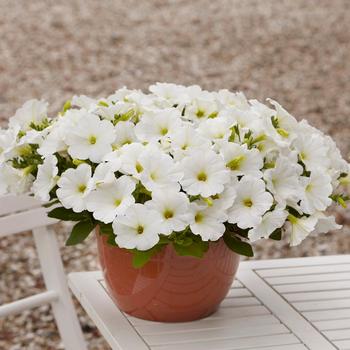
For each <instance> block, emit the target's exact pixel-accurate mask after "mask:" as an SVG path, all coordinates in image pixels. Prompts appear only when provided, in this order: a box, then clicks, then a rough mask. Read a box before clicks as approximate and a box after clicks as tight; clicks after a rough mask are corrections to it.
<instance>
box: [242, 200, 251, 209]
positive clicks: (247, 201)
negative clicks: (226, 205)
mask: <svg viewBox="0 0 350 350" xmlns="http://www.w3.org/2000/svg"><path fill="white" fill-rule="evenodd" d="M243 204H244V205H245V206H246V207H248V208H251V207H252V206H253V202H252V200H251V199H250V198H246V199H245V200H244V201H243Z"/></svg>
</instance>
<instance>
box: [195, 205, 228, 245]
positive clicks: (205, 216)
mask: <svg viewBox="0 0 350 350" xmlns="http://www.w3.org/2000/svg"><path fill="white" fill-rule="evenodd" d="M190 213H191V215H192V218H191V221H190V228H191V231H192V233H193V234H195V235H198V236H200V237H201V238H202V240H203V241H217V240H218V239H219V238H220V237H222V236H223V234H224V232H225V225H224V224H223V223H224V222H225V221H226V220H227V216H226V215H225V213H224V212H223V211H221V210H218V209H217V208H215V207H214V206H211V207H207V206H205V205H200V204H198V203H195V202H192V203H191V205H190Z"/></svg>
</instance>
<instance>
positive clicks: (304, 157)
mask: <svg viewBox="0 0 350 350" xmlns="http://www.w3.org/2000/svg"><path fill="white" fill-rule="evenodd" d="M293 145H294V147H295V148H296V150H297V151H298V154H299V158H300V160H301V161H302V162H303V163H304V164H305V166H306V169H307V170H309V171H312V170H318V169H320V168H328V166H329V164H330V159H329V157H328V149H327V147H326V146H325V143H324V141H323V138H322V136H320V135H318V134H311V135H310V134H308V133H307V134H299V135H298V137H297V139H296V140H295V141H294V143H293Z"/></svg>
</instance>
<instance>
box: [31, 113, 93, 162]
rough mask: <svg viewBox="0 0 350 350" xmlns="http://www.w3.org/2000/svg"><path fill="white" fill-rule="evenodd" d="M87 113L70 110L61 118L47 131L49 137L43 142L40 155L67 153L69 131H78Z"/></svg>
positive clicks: (39, 151) (39, 150)
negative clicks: (77, 128) (66, 140)
mask: <svg viewBox="0 0 350 350" xmlns="http://www.w3.org/2000/svg"><path fill="white" fill-rule="evenodd" d="M86 113H87V111H86V110H84V109H81V110H78V109H69V110H68V111H66V113H65V114H64V115H63V116H60V117H59V118H58V119H57V120H56V122H55V123H53V124H52V125H50V126H49V127H48V128H47V129H45V130H47V131H48V135H47V136H46V137H45V139H44V140H43V142H42V144H41V146H40V147H39V149H38V153H39V154H40V155H42V156H43V157H47V156H49V155H53V154H54V153H56V152H62V151H66V150H67V148H68V146H67V144H66V143H65V137H66V134H67V130H74V129H76V127H77V125H78V124H79V123H80V120H82V119H83V118H84V117H85V115H86Z"/></svg>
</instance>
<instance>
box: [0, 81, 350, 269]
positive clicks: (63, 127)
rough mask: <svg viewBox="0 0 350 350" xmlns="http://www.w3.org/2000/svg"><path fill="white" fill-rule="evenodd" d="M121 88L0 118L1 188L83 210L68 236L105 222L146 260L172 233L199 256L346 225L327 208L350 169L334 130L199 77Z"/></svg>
mask: <svg viewBox="0 0 350 350" xmlns="http://www.w3.org/2000/svg"><path fill="white" fill-rule="evenodd" d="M149 90H150V93H149V94H145V93H142V92H141V91H137V90H128V89H126V88H122V89H120V90H118V91H116V92H115V93H114V94H113V95H111V96H109V97H107V98H102V99H98V100H94V99H91V98H88V97H86V96H75V97H73V99H72V101H71V102H70V101H69V102H67V103H66V104H65V105H64V107H63V110H62V111H61V112H60V113H59V115H58V116H56V117H54V118H49V117H48V116H47V107H48V106H47V103H46V102H43V101H38V100H31V101H28V102H26V103H25V104H24V105H23V106H22V107H21V108H20V109H18V110H17V112H16V114H15V115H14V116H13V117H12V118H11V119H10V122H9V128H8V129H5V130H0V194H4V193H7V192H10V193H31V194H33V195H34V196H35V197H36V198H38V199H40V200H41V201H43V202H47V204H46V205H47V206H50V205H53V204H55V205H57V204H58V207H57V206H56V207H55V208H54V209H53V210H51V211H50V213H49V216H50V217H54V218H59V219H62V220H70V221H76V222H77V223H76V225H75V226H74V227H73V229H72V232H71V234H70V237H69V238H68V240H67V244H68V245H73V244H77V243H80V242H82V241H83V240H84V239H85V238H86V237H87V236H88V234H89V233H90V232H91V231H92V230H93V229H94V228H95V227H96V226H97V225H99V227H100V231H101V233H102V234H106V235H107V236H108V238H107V240H108V242H109V243H110V244H112V245H118V246H119V247H121V248H126V249H129V250H130V251H132V252H133V254H134V265H135V266H142V265H143V264H144V263H145V262H147V260H148V259H149V258H150V257H151V256H152V255H153V254H155V253H156V252H158V251H159V250H160V249H161V248H162V247H164V246H165V245H167V244H172V245H173V247H174V248H175V250H176V251H177V253H178V254H180V255H192V256H197V257H201V256H202V255H203V254H204V253H205V251H206V250H207V249H208V245H209V243H208V242H209V241H217V240H219V239H220V238H222V237H223V239H224V241H225V243H226V245H227V246H228V247H229V248H230V249H232V250H233V251H235V252H237V253H239V254H243V255H247V256H252V255H253V251H252V248H251V245H250V242H252V241H255V240H258V239H261V238H272V239H278V240H279V239H281V237H282V235H283V234H284V233H286V234H289V240H290V244H291V245H292V246H294V245H297V244H299V243H300V242H301V241H302V240H303V239H304V238H305V237H306V236H308V235H309V234H310V233H321V232H327V231H328V230H331V229H337V228H339V227H340V226H339V225H337V224H336V223H335V220H334V217H331V216H326V215H325V210H326V209H327V207H328V206H330V205H331V203H332V200H333V201H336V202H338V203H340V204H341V205H343V206H345V200H347V199H348V198H347V197H346V196H344V195H343V194H342V193H341V192H339V190H337V189H338V188H339V187H340V185H341V184H343V183H346V182H347V181H348V180H349V175H348V174H349V169H350V167H349V164H348V163H347V162H346V161H345V160H343V159H342V157H341V155H340V152H339V150H338V149H337V147H336V145H335V143H334V142H333V140H332V139H331V138H330V137H328V136H325V135H324V134H322V132H321V131H319V130H317V129H315V128H314V127H312V126H310V125H309V124H308V123H307V122H306V121H305V120H303V121H301V122H298V121H297V120H296V119H295V118H294V117H293V116H291V115H290V114H289V113H288V112H287V111H286V110H285V109H283V108H282V107H281V106H280V105H279V104H278V103H277V102H275V101H273V100H268V102H269V103H270V106H267V105H265V104H262V103H260V102H258V101H257V100H249V101H248V100H247V99H246V97H245V96H244V95H243V94H242V93H232V92H229V91H227V90H220V91H218V92H208V91H204V90H202V89H201V88H200V87H199V86H190V87H184V86H179V85H174V84H160V83H157V84H155V85H152V86H150V88H149Z"/></svg>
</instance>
